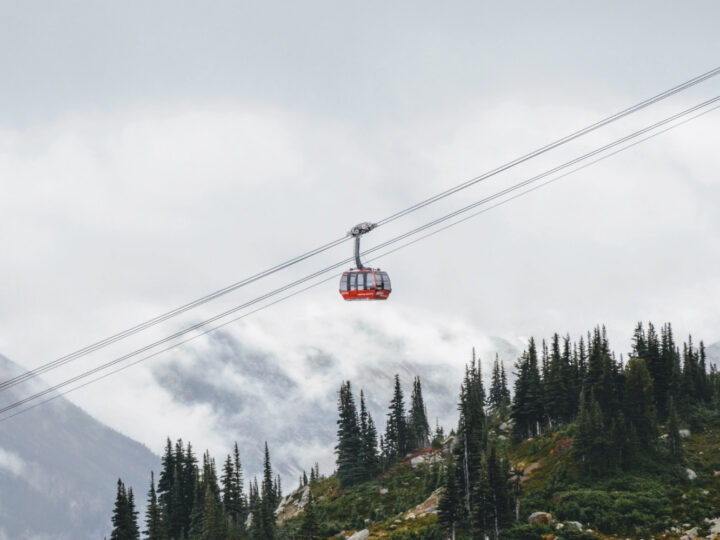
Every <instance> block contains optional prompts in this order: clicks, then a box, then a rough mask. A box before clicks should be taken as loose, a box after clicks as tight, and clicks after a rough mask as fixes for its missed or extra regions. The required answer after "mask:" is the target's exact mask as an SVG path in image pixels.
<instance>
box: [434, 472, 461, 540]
mask: <svg viewBox="0 0 720 540" xmlns="http://www.w3.org/2000/svg"><path fill="white" fill-rule="evenodd" d="M456 469H457V466H456V464H455V462H451V463H449V464H448V466H447V472H446V474H445V483H444V489H443V492H442V495H441V496H440V501H439V503H438V524H439V525H440V528H441V529H442V530H444V531H446V532H448V533H450V534H451V538H452V539H453V540H455V531H456V528H457V524H458V521H459V519H460V512H461V502H460V493H459V491H458V486H457V483H456V476H457V472H456Z"/></svg>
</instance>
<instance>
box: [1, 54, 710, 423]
mask: <svg viewBox="0 0 720 540" xmlns="http://www.w3.org/2000/svg"><path fill="white" fill-rule="evenodd" d="M718 73H720V67H719V68H716V69H714V70H711V71H709V72H707V73H704V74H702V75H700V76H698V77H695V78H693V79H690V80H689V81H686V82H684V83H682V84H681V85H678V86H675V87H673V88H671V89H669V90H666V91H665V92H662V93H661V94H658V95H656V96H653V97H652V98H649V99H647V100H644V101H642V102H640V103H638V104H636V105H634V106H632V107H629V108H627V109H624V110H623V111H620V112H619V113H616V114H614V115H612V116H609V117H607V118H605V119H603V120H600V121H599V122H596V123H594V124H591V125H590V126H588V127H586V128H583V129H581V130H579V131H576V132H574V133H572V134H570V135H568V136H566V137H563V138H562V139H558V140H557V141H554V142H552V143H550V144H548V145H546V146H543V147H541V148H539V149H537V150H535V151H533V152H530V153H529V154H526V155H524V156H521V157H520V158H517V159H515V160H513V161H511V162H508V163H506V164H504V165H501V166H500V167H497V168H496V169H493V170H491V171H489V172H487V173H485V174H483V175H480V176H477V177H475V178H472V179H471V180H468V181H466V182H464V183H462V184H459V185H457V186H455V187H453V188H451V189H448V190H446V191H444V192H441V193H439V194H437V195H435V196H433V197H430V198H428V199H425V200H424V201H421V202H419V203H417V204H415V205H412V206H410V207H408V208H406V209H404V210H402V211H400V212H397V213H395V214H392V215H391V216H388V217H387V218H385V219H383V220H380V221H379V222H378V226H381V225H384V224H387V223H389V222H391V221H394V220H396V219H399V218H400V217H403V216H405V215H408V214H410V213H412V212H414V211H416V210H418V209H420V208H423V207H425V206H428V205H430V204H432V203H434V202H436V201H438V200H441V199H443V198H445V197H448V196H450V195H452V194H454V193H457V192H458V191H461V190H463V189H466V188H468V187H470V186H471V185H474V184H477V183H478V182H481V181H483V180H486V179H488V178H490V177H492V176H495V175H497V174H499V173H501V172H503V171H506V170H508V169H510V168H512V167H514V166H516V165H519V164H520V163H524V162H525V161H528V160H530V159H532V158H534V157H536V156H539V155H541V154H543V153H545V152H548V151H550V150H552V149H554V148H557V147H558V146H561V145H562V144H565V143H567V142H570V141H572V140H574V139H577V138H579V137H581V136H582V135H585V134H587V133H590V132H591V131H594V130H596V129H599V128H600V127H603V126H605V125H607V124H609V123H611V122H614V121H616V120H619V119H620V118H624V117H626V116H628V115H630V114H632V113H634V112H637V111H639V110H641V109H643V108H645V107H648V106H649V105H652V104H653V103H657V102H658V101H661V100H662V99H666V98H667V97H670V96H672V95H674V94H677V93H679V92H681V91H683V90H685V89H687V88H690V87H691V86H694V85H696V84H699V83H700V82H703V81H705V80H707V79H709V78H711V77H713V76H715V75H717V74H718ZM718 100H720V96H717V97H715V98H711V99H709V100H706V101H704V102H702V103H700V104H698V105H696V106H694V107H690V108H688V109H685V110H684V111H681V112H679V113H677V114H675V115H672V116H670V117H667V118H665V119H663V120H661V121H659V122H656V123H654V124H652V125H650V126H647V127H646V128H643V129H641V130H638V131H635V132H633V133H631V134H630V135H627V136H625V137H622V138H620V139H617V140H615V141H613V142H612V143H610V144H607V145H604V146H602V147H599V148H597V149H595V150H593V151H591V152H588V153H586V154H583V155H581V156H579V157H577V158H574V159H572V160H570V161H568V162H566V163H564V164H562V165H559V166H557V167H554V168H552V169H549V170H547V171H545V172H543V173H541V174H539V175H536V176H533V177H531V178H528V179H526V180H524V181H522V182H519V183H517V184H514V185H512V186H510V187H508V188H506V189H503V190H501V191H498V192H496V193H494V194H492V195H490V196H488V197H485V198H483V199H480V200H479V201H475V202H474V203H471V204H469V205H466V206H464V207H462V208H460V209H458V210H455V211H454V212H450V213H449V214H446V215H444V216H442V217H440V218H438V219H435V220H432V221H430V222H427V223H425V224H423V225H421V226H419V227H416V228H414V229H412V230H410V231H408V232H406V233H403V234H401V235H398V236H396V237H394V238H392V239H390V240H388V241H386V242H383V243H381V244H379V245H377V246H374V247H372V248H370V249H368V250H365V251H364V252H363V255H366V254H372V253H374V252H376V251H378V250H382V249H384V248H386V247H389V246H391V245H393V244H395V243H397V242H400V241H402V240H404V239H406V238H408V237H411V236H414V235H417V234H419V233H421V232H423V231H426V230H428V229H432V228H433V227H437V226H438V225H441V224H444V223H445V222H447V221H449V220H451V219H453V218H455V217H457V216H460V215H462V214H465V213H467V212H469V211H471V210H473V209H475V208H477V207H480V206H482V205H486V204H488V203H489V202H492V201H495V200H498V199H501V198H502V197H504V196H506V195H508V194H510V193H512V192H514V191H517V190H520V189H522V188H524V187H526V186H529V185H531V184H536V183H537V182H539V181H540V180H542V179H544V178H547V177H549V176H552V175H553V174H555V173H558V172H560V171H562V170H564V169H567V168H570V167H573V166H574V165H577V164H579V163H581V162H583V161H586V160H589V159H591V158H592V157H594V156H597V155H601V154H603V153H604V152H608V151H609V150H612V149H614V148H616V147H618V146H622V145H623V144H625V143H628V142H630V141H633V140H635V142H631V144H629V145H627V146H625V147H624V148H620V149H618V150H615V151H613V152H611V153H609V154H606V155H604V156H603V157H600V158H598V159H596V160H594V161H591V162H589V163H586V164H584V165H582V166H581V167H578V168H576V169H574V170H572V171H570V172H566V173H564V174H562V175H561V176H559V177H557V178H554V179H552V180H550V181H547V182H545V183H543V184H539V185H535V186H534V187H532V188H531V189H528V190H526V191H523V192H521V193H519V194H517V195H514V196H512V197H509V198H507V199H505V200H503V201H502V202H500V203H497V204H495V205H493V206H491V207H489V208H485V209H483V210H481V211H480V212H476V213H474V214H472V215H470V216H465V217H463V218H462V219H460V220H458V221H455V222H453V223H450V224H449V225H445V226H443V227H442V228H438V229H436V230H435V231H433V232H431V233H429V234H426V235H423V236H421V237H419V238H416V239H414V240H412V241H411V242H408V243H406V244H403V245H401V246H399V247H396V248H394V249H392V250H390V251H388V252H386V253H383V254H381V255H379V256H377V257H375V259H377V258H379V257H383V256H386V255H389V254H390V253H393V252H395V251H397V250H399V249H402V248H404V247H407V246H409V245H411V244H414V243H416V242H419V241H421V240H423V239H425V238H427V237H429V236H432V235H434V234H436V233H437V232H440V231H441V230H446V229H448V228H450V227H453V226H455V225H457V224H459V223H461V222H463V221H466V220H467V219H470V218H471V217H474V216H476V215H479V214H481V213H484V212H485V211H487V210H489V209H491V208H494V207H497V206H499V205H501V204H505V203H507V202H509V201H510V200H513V199H515V198H518V197H520V196H523V195H524V194H526V193H529V192H530V191H534V190H535V189H538V188H539V187H542V186H544V185H547V184H548V183H550V182H553V181H555V180H557V179H559V178H562V177H564V176H567V175H568V174H572V173H573V172H575V171H577V170H580V169H582V168H585V167H588V166H590V165H592V164H594V163H597V162H598V161H601V160H603V159H606V158H607V157H610V156H611V155H614V154H616V153H618V152H620V151H623V150H625V149H627V148H630V147H632V146H635V145H637V144H639V143H640V142H643V141H645V140H647V139H649V138H652V137H654V136H657V135H659V134H660V133H664V132H665V131H667V130H669V129H673V128H675V127H677V126H679V125H681V124H684V123H686V122H688V121H690V120H692V119H694V118H697V117H698V116H701V115H703V114H707V113H708V112H710V111H711V110H715V108H717V107H712V108H710V106H711V105H713V104H714V103H716V102H717V101H718ZM693 113H698V114H695V115H694V116H691V115H693ZM688 117H689V118H688ZM682 118H685V120H683V121H682V122H679V123H677V124H674V125H671V124H672V122H674V121H677V120H679V119H682ZM665 126H668V127H665ZM663 127H664V129H661V128H663ZM653 132H654V133H653ZM649 133H651V135H649V136H647V137H645V138H642V137H643V136H644V135H647V134H649ZM638 138H641V139H640V140H636V139H638ZM346 240H347V237H343V238H338V239H336V240H334V241H332V242H329V243H327V244H324V245H322V246H320V247H318V248H315V249H314V250H311V251H308V252H306V253H304V254H302V255H299V256H297V257H294V258H293V259H290V260H288V261H285V262H283V263H281V264H279V265H276V266H274V267H272V268H269V269H267V270H265V271H263V272H260V273H258V274H255V275H253V276H250V277H249V278H246V279H244V280H242V281H239V282H237V283H234V284H232V285H229V286H228V287H225V288H223V289H220V290H218V291H215V292H213V293H211V294H209V295H206V296H204V297H202V298H199V299H197V300H194V301H192V302H189V303H187V304H184V305H183V306H180V307H179V308H176V309H174V310H171V311H168V312H166V313H164V314H162V315H159V316H157V317H154V318H152V319H150V320H148V321H145V322H143V323H141V324H138V325H136V326H133V327H131V328H128V329H126V330H124V331H122V332H119V333H117V334H114V335H112V336H110V337H108V338H106V339H104V340H101V341H98V342H96V343H93V344H92V345H89V346H87V347H84V348H82V349H79V350H78V351H75V352H73V353H71V354H69V355H66V356H64V357H61V358H59V359H57V360H55V361H53V362H49V363H47V364H44V365H42V366H40V367H38V368H36V369H34V370H31V371H28V372H26V373H23V374H21V375H19V376H17V377H14V378H12V379H8V380H6V381H3V382H2V383H0V390H3V389H6V388H10V387H12V386H15V385H17V384H20V383H22V382H24V381H26V380H29V379H31V378H33V377H36V376H38V375H40V374H42V373H45V372H47V371H50V370H52V369H56V368H57V367H60V366H62V365H65V364H67V363H69V362H71V361H73V360H75V359H77V358H80V357H82V356H86V355H88V354H90V353H92V352H95V351H97V350H99V349H102V348H104V347H106V346H108V345H110V344H112V343H115V342H117V341H120V340H122V339H125V338H127V337H129V336H132V335H134V334H137V333H139V332H141V331H142V330H145V329H148V328H151V327H152V326H155V325H157V324H160V323H161V322H163V321H166V320H169V319H171V318H173V317H175V316H177V315H179V314H181V313H185V312H187V311H189V310H191V309H193V308H195V307H198V306H200V305H203V304H205V303H208V302H210V301H212V300H214V299H216V298H219V297H220V296H223V295H225V294H228V293H230V292H232V291H234V290H237V289H239V288H241V287H244V286H245V285H248V284H250V283H254V282H256V281H258V280H260V279H262V278H264V277H267V276H269V275H271V274H274V273H276V272H279V271H280V270H283V269H285V268H288V267H290V266H292V265H294V264H297V263H299V262H301V261H304V260H307V259H309V258H311V257H313V256H315V255H318V254H320V253H322V252H324V251H327V250H329V249H331V248H333V247H335V246H337V245H340V244H341V243H343V242H344V241H346ZM352 260H353V259H352V257H350V258H347V259H343V260H342V261H339V262H337V263H335V264H333V265H330V266H328V267H326V268H323V269H321V270H318V271H316V272H313V273H312V274H309V275H307V276H305V277H303V278H301V279H298V280H296V281H293V282H291V283H289V284H287V285H284V286H282V287H280V288H278V289H275V290H273V291H270V292H268V293H266V294H263V295H261V296H259V297H257V298H254V299H252V300H250V301H248V302H245V303H243V304H241V305H238V306H235V307H233V308H231V309H229V310H226V311H224V312H222V313H220V314H218V315H215V316H213V317H211V318H209V319H207V320H204V321H202V322H200V323H197V324H194V325H191V326H189V327H187V328H184V329H183V330H180V331H178V332H175V333H173V334H172V335H170V336H167V337H165V338H163V339H161V340H158V341H155V342H153V343H151V344H149V345H147V346H144V347H142V348H140V349H137V350H135V351H132V352H131V353H128V354H125V355H123V356H120V357H118V358H115V359H114V360H111V361H109V362H106V363H104V364H102V365H99V366H96V367H94V368H92V369H89V370H87V371H85V372H82V373H80V374H78V375H77V376H75V377H72V378H70V379H67V380H65V381H63V382H61V383H59V384H57V385H54V386H52V387H50V388H47V389H45V390H43V391H41V392H38V393H36V394H33V395H31V396H28V397H26V398H23V399H21V400H18V401H16V402H14V403H11V404H9V405H7V406H5V407H3V408H0V414H5V413H8V412H11V411H13V410H14V409H16V408H18V407H21V406H22V405H25V404H27V403H29V402H31V401H34V400H37V399H39V398H41V397H44V396H47V395H49V394H52V393H53V392H57V391H58V390H61V389H64V388H65V387H67V386H69V385H71V384H73V383H76V382H79V381H81V380H83V379H85V378H87V377H90V376H92V375H95V374H97V373H99V372H102V371H105V370H108V369H110V368H112V367H114V366H117V365H118V364H121V363H123V362H125V361H126V360H129V359H131V358H134V357H136V356H138V355H141V354H143V353H146V352H149V351H151V350H152V349H154V348H156V347H160V346H162V345H165V344H168V343H172V342H173V341H174V340H176V339H178V338H181V337H184V336H185V335H187V334H190V333H192V332H194V331H196V330H201V333H199V334H196V335H193V336H190V337H189V338H186V339H184V340H182V341H179V342H175V343H172V344H171V345H169V346H167V347H165V348H163V349H161V350H158V351H155V352H153V353H151V354H150V355H148V356H145V357H142V358H141V359H140V360H137V361H135V362H133V363H131V364H129V365H125V366H122V367H120V368H119V369H115V370H113V371H111V372H108V373H105V374H103V375H101V376H100V377H97V378H94V379H92V380H91V381H86V382H84V383H83V384H81V385H79V386H76V387H74V388H72V389H70V390H68V391H73V390H76V389H79V388H82V387H84V386H87V385H88V384H91V383H92V382H94V381H97V380H100V379H102V378H105V377H107V376H109V375H110V374H112V373H116V372H118V371H120V370H122V369H125V368H127V367H130V365H134V364H136V363H138V362H140V361H143V360H146V359H148V358H151V357H154V356H157V355H158V354H160V353H162V352H166V351H168V350H170V349H172V348H175V347H178V346H180V345H182V344H185V343H187V342H188V341H190V340H193V339H196V338H198V337H200V336H202V335H206V334H207V333H210V332H212V331H215V330H217V329H219V328H221V327H223V326H226V325H227V324H230V323H231V322H234V321H236V320H238V319H240V318H243V317H246V316H248V315H250V314H252V313H255V312H257V311H259V310H261V309H266V308H267V307H269V306H271V305H275V304H277V303H278V302H281V301H284V300H286V299H288V298H291V297H293V296H295V295H297V294H299V293H301V292H304V291H306V290H308V289H310V288H312V287H315V286H317V285H319V284H321V283H324V282H326V281H328V280H329V279H334V278H335V277H336V276H335V275H333V276H332V277H330V278H326V279H323V280H322V281H319V282H317V283H315V284H313V285H310V286H308V287H305V288H303V289H300V290H297V291H295V292H293V293H291V294H289V295H287V296H284V297H282V298H280V299H277V300H274V301H273V302H271V303H269V304H266V305H264V306H261V307H259V308H256V309H253V310H252V311H250V312H248V313H245V314H243V315H240V316H239V317H235V318H234V319H232V320H230V321H227V322H223V323H221V324H218V325H216V326H212V327H209V328H206V327H208V325H211V324H213V323H215V322H218V321H220V320H222V319H224V318H226V317H228V316H230V315H233V314H235V313H237V312H238V311H241V310H243V309H246V308H248V307H252V306H255V305H256V304H259V303H260V302H263V301H264V300H267V299H269V298H272V297H274V296H277V295H279V294H281V293H283V292H285V291H288V290H290V289H293V288H295V287H298V286H300V285H303V284H305V283H306V282H308V281H311V280H313V279H315V278H317V277H319V276H322V275H323V274H326V273H328V272H331V271H332V270H335V269H337V268H339V267H341V266H344V265H345V264H347V263H348V262H351V261H352ZM203 328H204V330H203ZM68 391H66V392H65V393H67V392H68ZM60 395H63V394H55V395H54V396H53V397H51V398H50V399H55V397H59V396H60ZM47 401H49V400H45V401H43V402H40V403H38V404H35V405H33V406H31V407H27V408H25V409H22V410H21V411H16V412H15V413H13V414H11V415H9V416H5V417H3V418H0V421H1V420H5V419H7V418H10V417H12V416H16V415H17V414H20V413H22V412H24V411H25V410H28V409H30V408H34V407H35V406H37V405H40V404H42V403H45V402H47Z"/></svg>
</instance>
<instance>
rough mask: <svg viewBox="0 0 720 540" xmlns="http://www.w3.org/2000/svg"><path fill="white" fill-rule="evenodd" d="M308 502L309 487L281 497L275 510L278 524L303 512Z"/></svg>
mask: <svg viewBox="0 0 720 540" xmlns="http://www.w3.org/2000/svg"><path fill="white" fill-rule="evenodd" d="M309 500H310V486H303V487H301V488H298V489H296V490H295V491H293V492H292V493H290V494H288V495H286V496H285V497H283V499H282V500H281V501H280V504H279V505H278V507H277V510H275V515H276V516H277V520H278V523H282V522H283V521H285V520H286V519H290V518H293V517H295V516H297V515H298V514H299V513H300V512H302V511H303V509H304V508H305V506H306V505H307V503H308V501H309Z"/></svg>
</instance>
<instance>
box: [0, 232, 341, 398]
mask: <svg viewBox="0 0 720 540" xmlns="http://www.w3.org/2000/svg"><path fill="white" fill-rule="evenodd" d="M346 240H348V238H347V237H346V236H344V237H342V238H338V239H337V240H333V241H332V242H329V243H327V244H325V245H323V246H320V247H318V248H315V249H313V250H311V251H308V252H306V253H303V254H302V255H298V256H297V257H294V258H292V259H290V260H288V261H286V262H284V263H281V264H278V265H276V266H273V267H272V268H268V269H267V270H263V271H262V272H259V273H257V274H254V275H252V276H250V277H248V278H245V279H243V280H241V281H238V282H236V283H233V284H232V285H228V286H227V287H224V288H222V289H219V290H217V291H215V292H213V293H210V294H208V295H206V296H203V297H202V298H198V299H197V300H193V301H192V302H188V303H187V304H184V305H182V306H180V307H178V308H175V309H173V310H171V311H168V312H166V313H163V314H162V315H158V316H157V317H153V318H152V319H149V320H147V321H145V322H143V323H140V324H138V325H135V326H133V327H131V328H128V329H126V330H123V331H122V332H118V333H117V334H114V335H112V336H110V337H108V338H105V339H103V340H100V341H97V342H95V343H93V344H92V345H88V346H87V347H83V348H82V349H78V350H77V351H75V352H73V353H70V354H67V355H65V356H62V357H60V358H58V359H57V360H53V361H52V362H48V363H47V364H43V365H42V366H40V367H37V368H35V369H32V370H30V371H27V372H25V373H23V374H22V375H18V376H17V377H13V378H11V379H8V380H6V381H3V382H1V383H0V390H4V389H6V388H10V387H11V386H15V385H16V384H20V383H22V382H25V381H26V380H28V379H31V378H33V377H37V376H38V375H42V374H43V373H46V372H48V371H50V370H52V369H55V368H58V367H60V366H63V365H65V364H67V363H69V362H72V361H73V360H76V359H78V358H81V357H83V356H87V355H88V354H90V353H92V352H95V351H97V350H100V349H102V348H105V347H107V346H108V345H111V344H113V343H116V342H117V341H120V340H122V339H125V338H127V337H130V336H133V335H135V334H137V333H138V332H141V331H142V330H146V329H148V328H151V327H153V326H155V325H157V324H160V323H161V322H164V321H167V320H168V319H171V318H173V317H176V316H178V315H180V314H182V313H185V312H186V311H189V310H191V309H193V308H196V307H198V306H201V305H203V304H206V303H208V302H210V301H211V300H215V299H216V298H219V297H221V296H224V295H226V294H228V293H230V292H232V291H235V290H237V289H239V288H241V287H244V286H245V285H249V284H251V283H254V282H256V281H258V280H260V279H262V278H264V277H267V276H269V275H271V274H274V273H276V272H279V271H280V270H283V269H285V268H288V267H290V266H292V265H294V264H297V263H299V262H301V261H304V260H306V259H309V258H310V257H313V256H315V255H318V254H320V253H322V252H324V251H327V250H329V249H331V248H334V247H335V246H337V245H339V244H341V243H343V242H345V241H346Z"/></svg>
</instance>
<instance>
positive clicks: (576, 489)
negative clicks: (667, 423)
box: [284, 417, 720, 540]
mask: <svg viewBox="0 0 720 540" xmlns="http://www.w3.org/2000/svg"><path fill="white" fill-rule="evenodd" d="M698 424H700V425H704V426H706V427H705V428H701V429H695V430H693V432H692V435H691V436H690V437H689V438H687V439H685V440H684V452H685V463H684V464H682V465H672V464H670V463H668V462H666V461H664V460H663V459H658V458H657V457H655V458H653V459H649V458H648V459H644V460H642V461H640V462H638V463H637V466H636V467H634V468H633V470H632V471H629V472H622V471H618V472H617V473H615V474H613V475H611V476H608V477H605V478H602V479H597V478H583V477H582V476H581V475H579V474H578V472H579V471H578V466H577V463H575V460H574V458H573V456H572V445H571V443H572V437H571V435H572V432H573V429H574V428H573V426H569V427H566V428H563V429H561V430H559V431H555V432H547V433H546V434H544V435H543V436H542V437H539V438H537V439H535V440H529V441H525V442H523V443H521V444H519V445H516V446H510V445H509V444H508V443H507V442H501V443H500V444H501V445H502V446H504V450H505V451H506V452H507V454H508V455H509V456H510V459H511V462H512V463H513V464H514V465H517V467H518V468H521V469H525V468H527V467H529V466H531V465H532V466H533V470H532V472H530V473H529V474H527V476H526V479H525V480H524V481H523V484H522V496H521V522H523V523H527V516H528V515H529V514H530V513H532V512H534V511H544V512H550V513H551V514H552V515H553V518H554V521H555V523H553V525H552V526H551V527H549V528H541V527H536V528H530V527H528V526H523V527H520V528H518V529H517V530H516V531H515V532H507V533H506V535H504V536H507V538H527V539H528V540H529V539H531V538H534V539H537V538H541V537H544V538H553V535H557V537H558V538H565V539H566V540H570V539H573V538H592V537H598V538H605V539H610V538H615V536H612V535H613V534H614V535H618V537H619V538H650V537H654V538H668V539H670V538H678V537H679V536H680V534H681V533H679V532H667V531H672V529H673V527H678V529H677V531H681V530H686V529H688V528H690V527H694V526H697V527H698V528H699V530H700V533H701V534H703V533H705V534H706V533H707V523H706V522H705V518H716V517H720V474H719V475H718V476H715V475H714V472H715V471H720V419H718V418H717V417H715V418H704V419H703V421H702V423H696V428H697V425H698ZM659 444H660V448H662V443H659ZM533 464H535V465H533ZM686 468H690V469H692V470H693V471H695V473H697V479H696V480H693V481H690V480H688V479H687V474H686V471H685V469H686ZM437 482H438V471H437V466H431V465H422V466H420V467H418V468H412V467H411V466H410V464H409V460H406V461H404V462H402V463H400V464H398V465H396V466H395V467H393V468H392V469H391V470H389V471H387V472H386V473H385V474H384V475H382V476H381V477H379V478H377V479H375V480H373V481H371V482H367V483H365V484H362V485H360V486H356V487H353V488H351V489H349V490H340V489H339V485H338V482H337V479H336V478H334V477H331V478H327V479H322V480H320V481H318V482H317V483H315V485H314V486H313V487H312V491H313V496H314V497H315V498H316V501H317V511H318V517H319V520H320V521H321V522H322V525H323V533H324V534H325V535H327V536H326V537H328V538H330V537H332V538H340V532H341V531H342V532H344V533H345V535H346V536H350V534H351V533H352V532H354V531H356V530H360V529H363V528H367V529H369V530H370V533H371V536H370V538H387V539H391V540H406V539H411V538H414V539H422V538H427V539H430V538H441V537H442V536H441V535H440V534H439V532H438V531H437V526H436V521H437V518H436V516H435V515H428V516H424V517H420V518H417V519H406V518H407V513H408V511H409V510H410V509H412V508H413V507H415V506H416V505H417V504H419V503H421V502H423V501H424V500H426V499H427V498H428V496H429V495H430V494H431V493H432V492H433V490H435V489H436V487H438V484H437ZM383 488H385V489H387V490H388V491H387V493H386V494H384V495H383V494H381V489H383ZM301 520H302V514H300V515H299V516H297V517H295V518H293V519H290V520H288V521H287V522H285V524H284V527H285V529H284V530H285V534H286V537H287V538H292V536H291V534H292V531H293V530H295V529H296V528H297V527H299V524H300V522H301ZM559 521H564V522H567V521H579V522H581V523H582V524H583V525H584V527H585V528H586V529H587V528H588V527H589V528H590V529H592V531H593V533H592V534H591V535H588V534H585V535H571V534H568V532H567V528H566V529H565V531H558V530H556V529H555V524H556V523H557V522H559ZM563 533H564V534H563Z"/></svg>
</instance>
